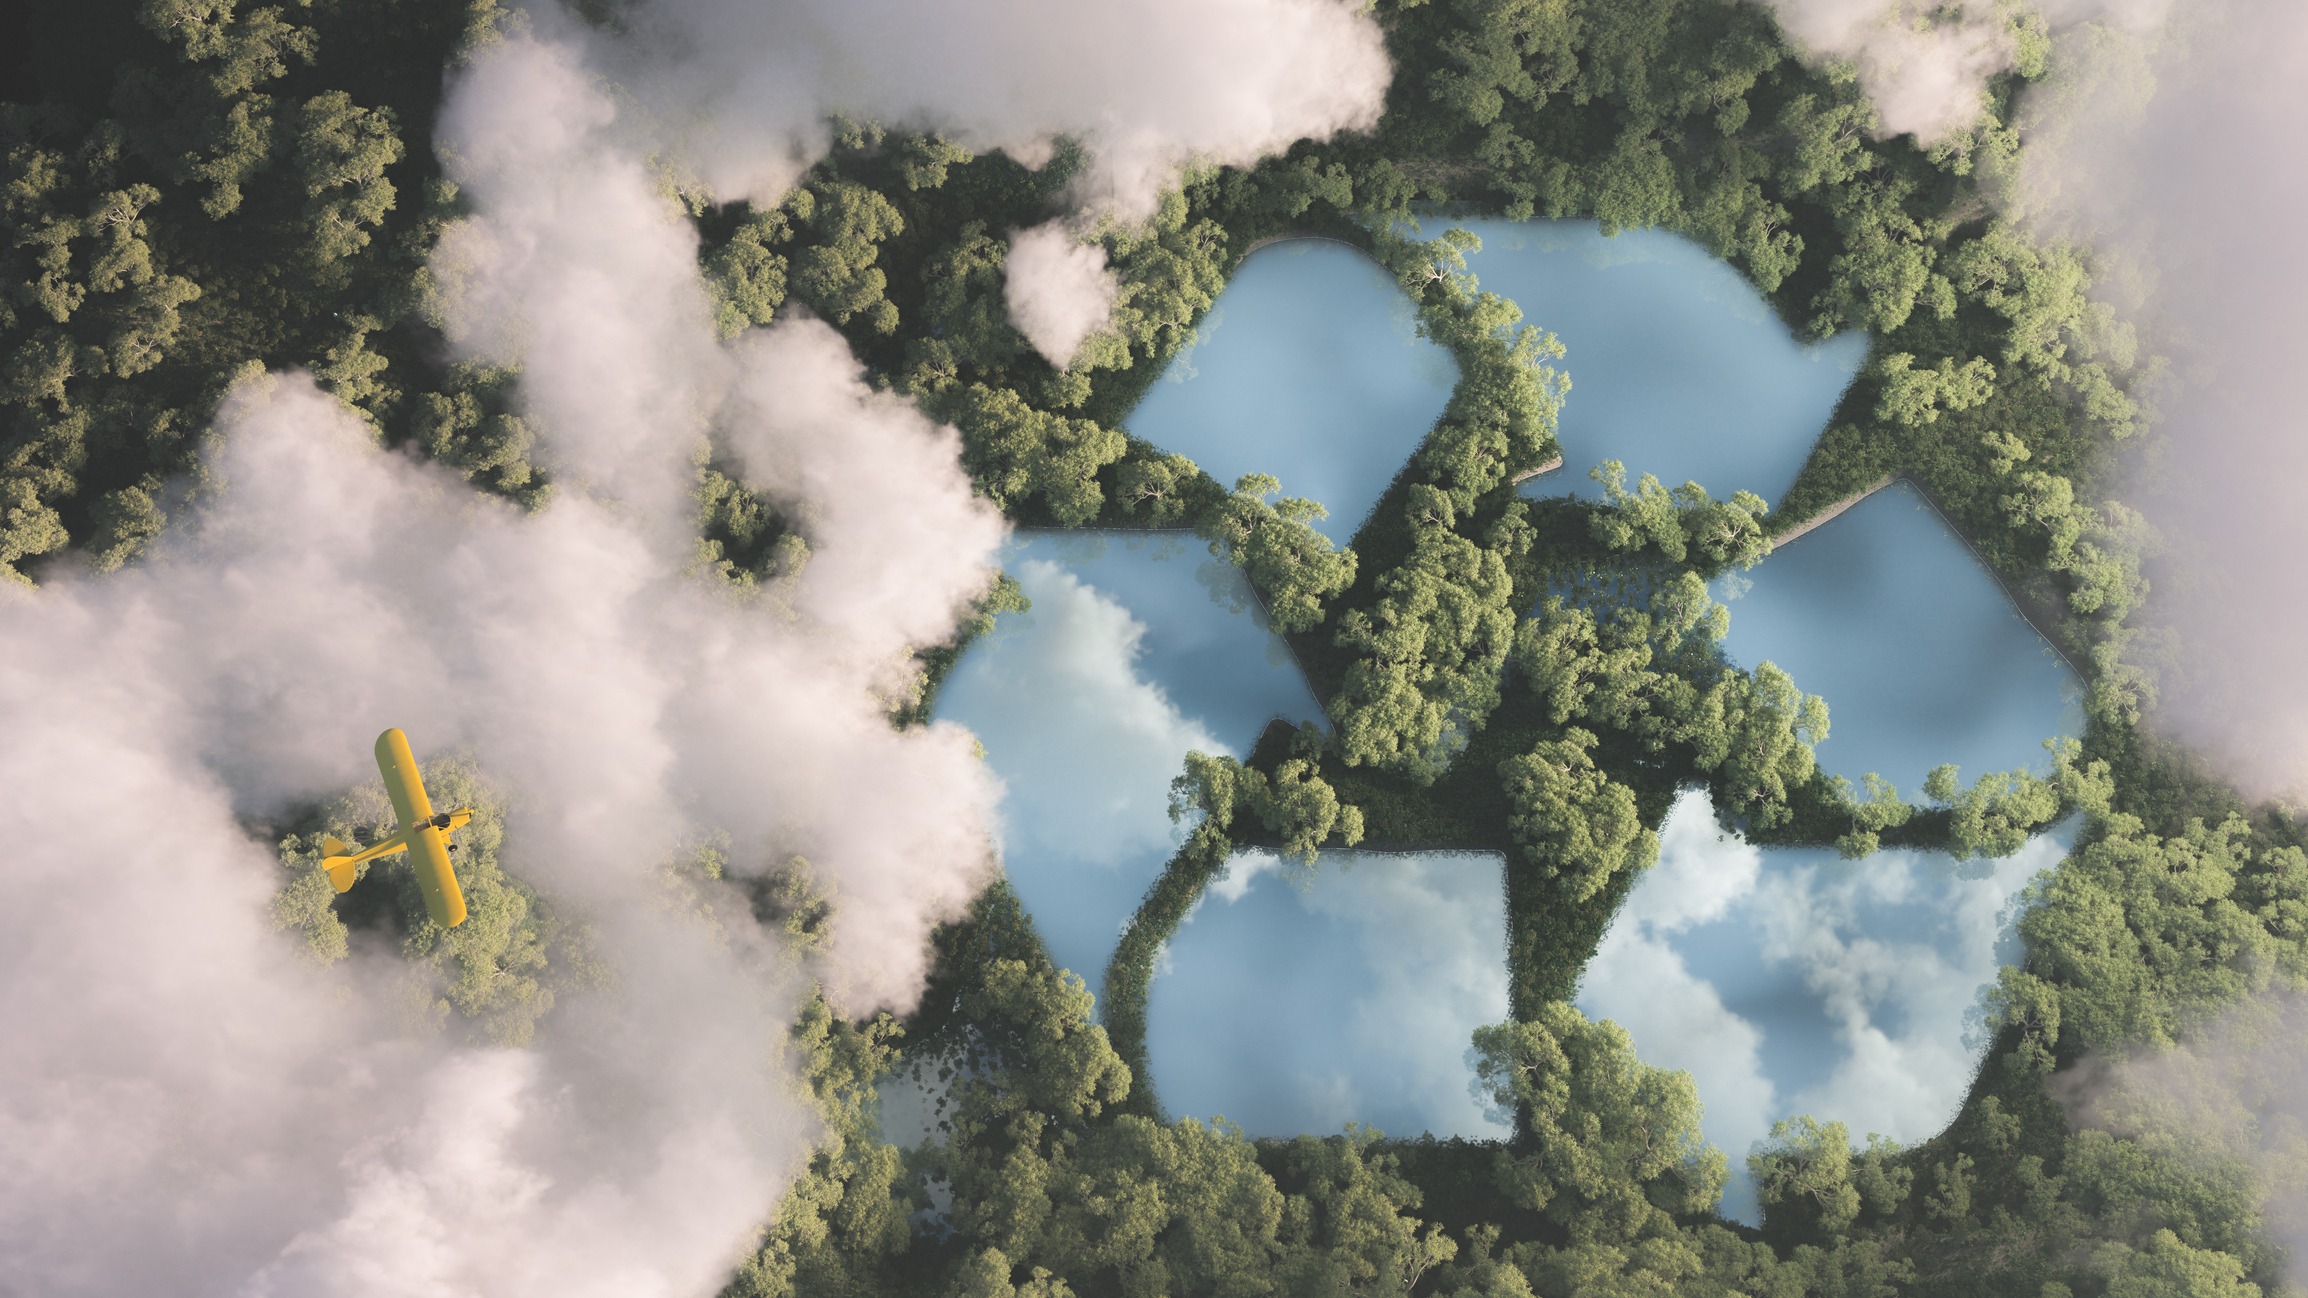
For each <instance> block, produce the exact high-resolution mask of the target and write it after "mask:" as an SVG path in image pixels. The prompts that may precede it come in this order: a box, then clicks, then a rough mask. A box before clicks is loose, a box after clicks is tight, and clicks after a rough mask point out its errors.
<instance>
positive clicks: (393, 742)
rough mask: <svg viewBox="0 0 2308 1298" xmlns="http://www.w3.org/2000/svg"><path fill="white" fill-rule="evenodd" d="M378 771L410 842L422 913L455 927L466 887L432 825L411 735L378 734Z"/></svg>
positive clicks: (396, 732) (442, 838)
mask: <svg viewBox="0 0 2308 1298" xmlns="http://www.w3.org/2000/svg"><path fill="white" fill-rule="evenodd" d="M377 770H378V772H379V773H381V774H382V775H383V776H384V777H385V796H386V797H388V798H391V799H392V800H393V814H394V815H395V816H398V817H399V818H400V821H401V835H402V836H403V837H405V838H406V839H407V840H408V844H409V864H410V865H411V866H412V867H413V868H415V870H416V872H417V888H418V890H419V891H421V892H423V893H424V895H425V912H426V913H427V914H429V915H431V916H432V917H433V922H434V923H436V924H438V925H440V926H441V927H443V928H455V927H456V926H457V925H459V924H461V923H463V922H464V920H465V894H464V890H463V889H461V888H459V887H458V886H457V872H456V871H455V870H453V869H451V868H450V866H449V839H448V836H447V835H446V834H443V833H442V832H441V831H440V830H439V829H438V828H437V827H435V826H434V825H433V823H432V821H433V803H432V799H430V798H428V797H426V796H425V782H424V780H422V779H421V778H419V777H418V774H417V759H416V757H415V756H414V755H413V754H411V753H410V752H409V737H408V736H407V735H404V734H402V733H401V731H400V728H399V727H398V726H396V727H394V728H393V729H391V730H387V731H386V732H385V733H383V734H381V735H378V736H377Z"/></svg>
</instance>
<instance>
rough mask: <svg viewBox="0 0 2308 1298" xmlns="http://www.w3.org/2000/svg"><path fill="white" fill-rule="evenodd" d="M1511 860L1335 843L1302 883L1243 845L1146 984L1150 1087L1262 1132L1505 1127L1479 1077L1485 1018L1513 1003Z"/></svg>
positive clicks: (1502, 1133)
mask: <svg viewBox="0 0 2308 1298" xmlns="http://www.w3.org/2000/svg"><path fill="white" fill-rule="evenodd" d="M1503 868H1504V861H1503V860H1502V859H1501V858H1500V857H1498V856H1494V855H1489V854H1482V853H1465V852H1450V853H1446V852H1428V853H1416V854H1399V855H1398V854H1391V853H1370V852H1326V853H1324V854H1323V855H1322V857H1321V858H1320V861H1319V863H1318V866H1317V868H1316V870H1315V871H1314V874H1313V877H1312V879H1311V880H1304V881H1301V882H1300V883H1297V884H1294V883H1293V881H1292V880H1290V879H1289V878H1287V877H1285V874H1284V872H1283V870H1282V869H1281V868H1280V867H1279V864H1278V862H1277V861H1276V859H1275V858H1274V857H1273V856H1272V855H1269V854H1267V853H1263V852H1245V853H1242V854H1240V855H1238V856H1236V857H1235V859H1234V860H1233V862H1232V863H1231V864H1230V866H1229V868H1228V873H1227V876H1226V877H1225V878H1224V879H1223V880H1221V881H1220V882H1219V883H1217V884H1215V885H1213V886H1212V888H1211V889H1210V891H1209V892H1208V893H1206V894H1205V895H1204V896H1203V898H1202V901H1201V904H1200V905H1199V906H1197V907H1196V909H1195V911H1194V913H1193V915H1192V916H1191V917H1190V918H1189V919H1188V920H1187V921H1186V922H1185V923H1184V924H1182V925H1180V926H1179V930H1178V933H1177V934H1176V935H1175V936H1174V937H1173V938H1172V939H1171V941H1170V945H1169V948H1168V949H1167V950H1166V951H1165V952H1164V955H1163V958H1162V961H1161V963H1160V965H1159V966H1158V969H1157V973H1156V975H1155V978H1154V982H1153V986H1152V988H1151V989H1150V990H1149V992H1148V995H1147V1007H1146V1017H1147V1024H1146V1045H1147V1054H1148V1056H1149V1057H1150V1058H1151V1059H1152V1061H1153V1068H1154V1086H1155V1094H1156V1095H1158V1096H1159V1097H1161V1100H1162V1104H1163V1107H1164V1108H1166V1109H1167V1110H1169V1112H1170V1113H1171V1114H1172V1115H1174V1116H1192V1117H1198V1118H1213V1117H1221V1116H1222V1117H1225V1118H1227V1119H1229V1120H1230V1121H1232V1122H1234V1123H1236V1124H1238V1125H1239V1126H1241V1127H1242V1129H1243V1130H1244V1131H1246V1132H1248V1133H1249V1134H1250V1135H1252V1136H1293V1135H1297V1134H1299V1133H1301V1132H1315V1133H1332V1132H1336V1131H1338V1130H1339V1129H1340V1128H1342V1127H1344V1126H1345V1125H1346V1124H1347V1123H1349V1122H1362V1123H1368V1124H1370V1125H1372V1126H1375V1127H1377V1128H1378V1129H1379V1130H1381V1131H1384V1132H1386V1133H1387V1134H1388V1135H1391V1136H1406V1137H1407V1136H1415V1135H1417V1134H1419V1133H1420V1132H1432V1133H1434V1134H1435V1135H1438V1136H1470V1137H1477V1138H1487V1139H1503V1138H1505V1137H1506V1136H1508V1135H1510V1134H1512V1129H1511V1128H1510V1127H1509V1126H1508V1125H1506V1124H1504V1123H1500V1122H1496V1121H1494V1120H1493V1119H1492V1117H1491V1116H1490V1115H1489V1114H1488V1113H1487V1112H1486V1110H1485V1106H1483V1105H1481V1104H1478V1103H1477V1102H1476V1101H1475V1099H1474V1097H1473V1094H1472V1092H1471V1091H1470V1090H1469V1083H1470V1082H1471V1081H1472V1080H1473V1069H1472V1067H1471V1066H1470V1064H1469V1062H1468V1059H1469V1054H1468V1052H1469V1050H1470V1049H1471V1045H1470V1040H1469V1039H1470V1038H1471V1037H1472V1036H1473V1034H1474V1030H1475V1029H1476V1028H1478V1027H1481V1026H1483V1025H1484V1024H1488V1023H1497V1022H1500V1021H1502V1020H1504V1019H1505V1018H1506V1016H1507V974H1506V948H1507V921H1506V898H1505V891H1504V880H1503V878H1502V876H1501V871H1502V870H1503Z"/></svg>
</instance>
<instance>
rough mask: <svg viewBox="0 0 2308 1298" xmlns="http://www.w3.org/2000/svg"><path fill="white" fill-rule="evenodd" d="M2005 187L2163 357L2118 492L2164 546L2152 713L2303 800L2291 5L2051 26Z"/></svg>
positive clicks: (2301, 337)
mask: <svg viewBox="0 0 2308 1298" xmlns="http://www.w3.org/2000/svg"><path fill="white" fill-rule="evenodd" d="M2021 125H2022V128H2023V131H2024V133H2025V137H2026V139H2027V140H2028V148H2027V152H2026V154H2025V156H2024V159H2023V170H2022V174H2021V176H2020V177H2019V182H2018V185H2017V188H2016V190H2015V193H2014V195H2013V201H2014V205H2015V207H2016V208H2017V209H2018V211H2019V212H2020V214H2021V215H2022V216H2023V217H2025V219H2027V220H2028V221H2030V222H2031V223H2032V224H2033V225H2034V226H2036V227H2037V228H2038V229H2039V230H2040V231H2041V232H2043V233H2045V234H2047V235H2051V236H2054V237H2060V238H2066V239H2071V240H2075V241H2078V242H2083V243H2088V244H2090V245H2092V246H2093V248H2094V249H2095V253H2096V265H2097V267H2098V270H2099V275H2098V278H2099V281H2100V283H2099V287H2098V290H2097V291H2099V292H2101V293H2103V294H2105V295H2107V296H2108V297H2110V298H2111V300H2113V301H2115V302H2117V303H2118V304H2119V305H2120V306H2121V307H2122V308H2124V309H2125V310H2126V311H2127V312H2128V313H2130V314H2132V315H2133V316H2134V317H2135V318H2136V319H2138V320H2139V322H2140V324H2141V326H2142V331H2143V337H2144V340H2145V342H2146V345H2147V348H2148V349H2149V350H2151V351H2153V352H2156V353H2158V354H2160V355H2162V356H2164V357H2166V358H2168V360H2169V362H2170V365H2171V369H2170V371H2169V374H2168V376H2167V377H2166V379H2165V380H2164V381H2163V382H2162V383H2161V384H2159V385H2158V386H2157V389H2156V390H2155V391H2153V392H2151V393H2149V394H2148V395H2149V396H2150V397H2151V398H2152V400H2153V403H2154V414H2155V415H2156V424H2155V430H2154V436H2153V439H2152V440H2153V445H2152V446H2151V447H2150V448H2148V450H2147V451H2146V452H2145V453H2142V454H2139V455H2137V456H2135V458H2134V460H2133V461H2132V466H2131V470H2130V476H2129V480H2128V481H2126V482H2125V483H2123V484H2121V485H2120V486H2119V487H2118V489H2117V490H2118V493H2119V494H2120V495H2121V496H2122V497H2123V498H2124V499H2126V500H2129V501H2132V502H2134V503H2136V504H2138V505H2139V506H2140V507H2142V508H2143V509H2144V510H2145V511H2146V513H2147V515H2148V518H2149V521H2150V522H2151V523H2153V524H2154V525H2155V526H2156V527H2157V529H2158V530H2159V531H2160V532H2161V534H2162V538H2163V553H2162V555H2161V557H2160V558H2159V559H2158V560H2157V561H2156V562H2155V563H2153V564H2152V565H2151V567H2150V569H2149V576H2150V579H2151V581H2152V582H2153V586H2154V590H2153V593H2152V596H2151V599H2150V604H2149V608H2148V617H2149V619H2150V620H2152V621H2160V622H2162V623H2163V624H2165V625H2167V626H2169V627H2170V628H2172V629H2173V630H2174V631H2175V632H2176V633H2177V634H2176V644H2175V648H2176V652H2175V653H2174V654H2173V655H2172V661H2170V662H2169V663H2168V664H2166V669H2165V671H2164V673H2163V682H2162V704H2161V706H2160V707H2159V708H2158V709H2157V710H2156V713H2155V721H2156V723H2157V724H2158V725H2159V726H2161V727H2163V728H2164V729H2165V730H2167V731H2168V732H2170V733H2172V734H2175V735H2177V736H2179V737H2181V738H2183V739H2185V740H2188V741H2191V742H2193V743H2196V744H2198V745H2201V746H2203V747H2204V748H2205V749H2207V750H2208V751H2209V752H2211V753H2212V754H2213V755H2214V756H2215V757H2216V758H2217V759H2219V760H2220V761H2221V762H2222V763H2223V764H2224V765H2225V766H2226V767H2227V768H2228V769H2229V770H2230V771H2231V773H2232V774H2233V775H2235V776H2236V777H2237V778H2238V779H2239V780H2240V781H2241V782H2242V783H2243V785H2244V786H2245V788H2246V790H2247V791H2248V792H2250V793H2251V794H2253V795H2255V796H2268V795H2282V796H2286V797H2288V798H2292V799H2298V798H2300V797H2301V796H2302V795H2303V793H2308V676H2304V675H2303V674H2302V673H2301V671H2300V669H2299V661H2300V653H2299V648H2298V646H2299V644H2300V643H2301V642H2302V640H2303V633H2304V632H2308V604H2303V602H2302V601H2301V600H2300V599H2299V598H2298V586H2299V581H2298V576H2297V574H2298V572H2299V565H2300V562H2301V559H2302V557H2303V556H2304V555H2308V510H2303V509H2302V508H2301V507H2300V502H2299V498H2298V490H2297V484H2299V483H2301V482H2304V481H2308V419H2304V417H2303V415H2302V407H2301V406H2300V404H2299V400H2298V396H2297V393H2296V391H2295V389H2296V386H2297V383H2296V377H2295V376H2296V374H2297V372H2298V368H2299V364H2300V357H2301V356H2302V355H2304V354H2308V312H2303V311H2302V310H2301V309H2300V305H2299V301H2300V294H2301V292H2302V290H2303V289H2304V288H2308V245H2304V244H2303V242H2302V241H2301V240H2300V239H2299V238H2298V237H2297V236H2296V235H2295V234H2294V233H2293V232H2292V229H2291V226H2292V221H2291V220H2290V218H2291V217H2292V216H2293V215H2294V214H2296V213H2298V212H2299V211H2301V210H2302V207H2303V203H2304V202H2308V172H2303V171H2302V169H2301V168H2300V167H2299V166H2298V165H2297V163H2296V161H2295V160H2296V159H2297V158H2298V157H2299V156H2300V152H2301V148H2302V141H2303V140H2304V139H2308V8H2303V7H2301V6H2299V5H2297V4H2293V3H2289V0H2212V2H2210V3H2202V4H2196V5H2190V6H2187V7H2185V8H2180V9H2175V10H2174V11H2173V12H2172V13H2171V15H2170V17H2169V19H2168V20H2167V21H2166V22H2165V23H2164V24H2163V25H2161V26H2160V27H2154V28H2148V29H2144V30H2133V29H2130V28H2127V27H2125V26H2123V25H2121V24H2112V23H2101V24H2088V25H2084V26H2079V27H2075V28H2072V29H2069V30H2066V31H2064V32H2063V33H2062V34H2061V36H2060V39H2059V42H2058V46H2057V50H2056V54H2055V61H2054V73H2053V76H2052V77H2051V78H2050V79H2048V80H2047V82H2046V83H2045V84H2044V85H2042V86H2041V87H2039V88H2037V89H2036V90H2034V91H2031V94H2030V97H2029V99H2028V101H2027V102H2026V103H2025V104H2024V105H2023V114H2022V118H2021Z"/></svg>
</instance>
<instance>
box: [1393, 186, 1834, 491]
mask: <svg viewBox="0 0 2308 1298" xmlns="http://www.w3.org/2000/svg"><path fill="white" fill-rule="evenodd" d="M1425 224H1426V233H1427V234H1429V235H1430V236H1431V235H1434V234H1438V233H1440V232H1441V231H1442V230H1444V229H1447V228H1449V227H1451V226H1457V227H1459V228H1461V229H1464V230H1468V231H1470V232H1472V233H1474V234H1476V235H1478V236H1480V237H1481V239H1482V241H1483V246H1482V248H1481V250H1480V251H1478V252H1476V253H1475V254H1474V255H1472V256H1470V257H1469V258H1467V269H1469V270H1471V271H1473V272H1474V275H1475V278H1476V280H1477V281H1478V282H1479V283H1480V284H1481V286H1482V287H1483V288H1484V289H1487V290H1489V291H1490V292H1493V293H1497V294H1499V295H1500V296H1502V297H1506V298H1509V299H1511V300H1512V301H1513V302H1514V303H1515V304H1516V305H1517V306H1520V307H1521V308H1522V309H1523V318H1524V319H1525V320H1526V321H1528V322H1529V323H1531V324H1535V325H1537V326H1539V327H1540V328H1542V329H1545V330H1547V331H1549V332H1550V333H1553V334H1554V335H1555V336H1556V337H1557V338H1559V339H1561V340H1562V343H1563V347H1564V356H1563V359H1562V361H1561V362H1559V368H1561V369H1562V370H1563V371H1564V372H1565V373H1567V374H1569V375H1570V376H1571V393H1570V396H1569V398H1568V399H1567V400H1566V401H1565V402H1564V405H1563V417H1562V423H1561V426H1560V430H1559V436H1560V439H1561V441H1562V444H1563V467H1562V468H1561V469H1559V470H1557V471H1555V472H1553V473H1550V474H1547V475H1545V476H1544V477H1540V478H1535V479H1532V480H1531V481H1530V482H1528V483H1525V484H1524V486H1523V494H1525V495H1529V496H1559V495H1575V496H1579V497H1581V498H1583V499H1589V500H1599V499H1601V498H1602V489H1601V488H1600V487H1599V486H1598V485H1597V484H1596V483H1595V482H1594V481H1593V479H1591V478H1589V477H1588V476H1587V470H1589V469H1591V468H1593V467H1594V466H1595V465H1597V464H1600V463H1602V462H1603V461H1605V460H1619V461H1621V462H1622V463H1624V464H1625V465H1626V466H1627V485H1628V486H1630V487H1632V486H1633V485H1634V484H1635V482H1636V480H1637V479H1639V478H1640V477H1641V476H1642V475H1643V474H1645V473H1652V474H1656V475H1658V478H1659V480H1660V481H1661V482H1664V483H1666V484H1667V485H1668V486H1670V487H1675V486H1680V485H1681V484H1682V483H1683V482H1685V481H1686V480H1688V481H1694V482H1697V483H1698V484H1699V485H1701V486H1703V487H1705V488H1707V489H1708V490H1709V491H1710V492H1713V493H1714V494H1715V495H1716V496H1718V497H1724V496H1729V495H1730V494H1731V493H1732V492H1733V491H1737V490H1747V491H1752V492H1754V493H1756V494H1757V495H1759V496H1762V497H1763V498H1764V499H1765V500H1768V501H1770V502H1772V503H1774V504H1776V503H1778V501H1779V499H1780V497H1781V496H1783V495H1784V494H1786V491H1787V488H1788V487H1789V486H1790V485H1792V484H1793V483H1794V481H1795V474H1796V472H1797V471H1798V470H1799V469H1801V468H1802V467H1803V461H1804V458H1805V457H1807V456H1808V455H1810V454H1811V444H1812V443H1813V442H1814V441H1816V440H1817V439H1818V437H1819V433H1820V431H1821V430H1822V429H1824V428H1825V427H1826V426H1827V421H1828V417H1829V416H1830V415H1832V414H1833V413H1834V411H1835V403H1836V402H1837V401H1838V400H1839V399H1840V398H1841V397H1842V395H1843V390H1844V388H1846V387H1848V386H1850V383H1851V378H1852V376H1853V375H1854V374H1857V373H1858V372H1859V366H1860V364H1861V362H1863V361H1864V360H1866V358H1867V337H1866V335H1864V334H1859V333H1847V334H1841V335H1838V336H1836V337H1834V338H1831V339H1829V340H1827V341H1826V342H1823V343H1818V344H1815V345H1808V346H1807V345H1805V344H1803V343H1802V342H1800V341H1798V340H1797V339H1796V338H1795V336H1794V335H1793V334H1791V333H1789V332H1788V330H1787V327H1786V326H1785V325H1783V324H1781V323H1780V322H1779V318H1778V316H1777V315H1776V314H1775V313H1774V312H1773V311H1772V309H1771V305H1770V303H1769V302H1767V301H1766V300H1765V299H1764V297H1763V295H1762V294H1761V293H1759V292H1757V291H1756V289H1755V286H1754V285H1752V284H1750V283H1748V282H1747V280H1746V279H1745V278H1744V277H1743V276H1741V275H1740V273H1739V272H1738V271H1737V270H1735V269H1733V268H1732V267H1731V266H1730V265H1729V264H1727V263H1725V262H1721V261H1717V260H1716V259H1715V258H1714V257H1713V256H1711V255H1709V253H1708V252H1707V250H1706V249H1705V248H1703V247H1701V246H1699V245H1698V244H1696V243H1693V242H1691V241H1690V240H1689V239H1686V238H1684V237H1683V236H1681V235H1678V234H1670V233H1668V232H1666V231H1664V230H1625V231H1622V232H1620V233H1619V234H1618V235H1617V236H1616V237H1612V238H1605V237H1604V236H1603V233H1602V230H1601V227H1599V226H1597V225H1596V224H1595V223H1594V222H1592V221H1527V222H1517V221H1503V220H1482V221H1444V220H1441V219H1439V218H1430V219H1429V220H1427V221H1426V223H1425Z"/></svg>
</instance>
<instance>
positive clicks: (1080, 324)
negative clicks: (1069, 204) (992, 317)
mask: <svg viewBox="0 0 2308 1298" xmlns="http://www.w3.org/2000/svg"><path fill="white" fill-rule="evenodd" d="M1003 276H1004V278H1003V281H1002V291H1003V294H1004V297H1005V299H1006V300H1007V301H1008V303H1009V307H1010V323H1011V324H1014V325H1016V326H1017V327H1018V332H1019V333H1022V334H1024V335H1026V341H1028V342H1030V343H1032V344H1034V350H1036V351H1038V352H1040V353H1042V356H1043V357H1044V358H1045V359H1047V360H1048V361H1049V362H1050V363H1051V364H1052V365H1055V366H1057V367H1058V368H1059V369H1064V368H1066V367H1067V366H1068V365H1071V364H1073V363H1074V353H1075V352H1077V351H1079V350H1081V347H1082V342H1083V340H1084V339H1086V338H1088V337H1089V336H1090V335H1091V334H1094V333H1096V332H1098V331H1099V330H1100V329H1103V328H1105V327H1106V321H1107V319H1108V317H1109V316H1111V315H1112V314H1113V311H1114V298H1115V296H1116V294H1118V293H1119V292H1120V291H1121V281H1120V280H1118V279H1117V278H1116V277H1115V275H1114V272H1113V271H1111V270H1109V269H1107V267H1106V250H1105V249H1104V248H1103V247H1101V246H1099V245H1097V244H1090V243H1083V242H1082V241H1080V240H1079V239H1076V238H1075V237H1074V234H1073V231H1072V230H1071V229H1069V228H1068V226H1067V224H1066V222H1064V221H1062V220H1060V221H1050V222H1047V223H1045V224H1042V225H1037V226H1035V227H1034V228H1033V229H1031V230H1013V231H1011V233H1010V251H1009V255H1008V257H1007V258H1006V259H1005V260H1004V262H1003Z"/></svg>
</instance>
